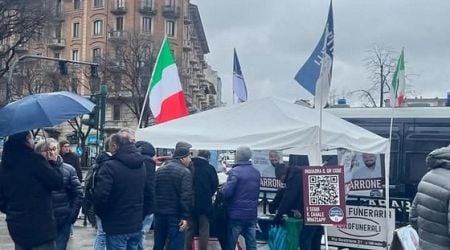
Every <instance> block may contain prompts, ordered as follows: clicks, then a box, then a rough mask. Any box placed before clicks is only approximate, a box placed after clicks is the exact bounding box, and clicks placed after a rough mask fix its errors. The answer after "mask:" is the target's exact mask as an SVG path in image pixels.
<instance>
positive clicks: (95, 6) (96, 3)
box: [94, 0, 103, 8]
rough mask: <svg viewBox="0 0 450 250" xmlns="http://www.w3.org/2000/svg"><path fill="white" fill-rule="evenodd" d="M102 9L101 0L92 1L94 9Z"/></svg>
mask: <svg viewBox="0 0 450 250" xmlns="http://www.w3.org/2000/svg"><path fill="white" fill-rule="evenodd" d="M101 7H103V0H94V8H101Z"/></svg>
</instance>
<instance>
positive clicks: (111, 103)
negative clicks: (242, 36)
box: [21, 0, 221, 132]
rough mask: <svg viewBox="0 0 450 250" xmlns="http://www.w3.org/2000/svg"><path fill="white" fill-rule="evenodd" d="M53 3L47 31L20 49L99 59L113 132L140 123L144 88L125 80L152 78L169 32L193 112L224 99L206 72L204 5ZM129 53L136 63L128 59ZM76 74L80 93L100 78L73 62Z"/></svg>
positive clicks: (144, 0)
mask: <svg viewBox="0 0 450 250" xmlns="http://www.w3.org/2000/svg"><path fill="white" fill-rule="evenodd" d="M52 1H54V4H55V8H54V11H55V15H54V16H55V18H53V19H52V20H51V22H50V24H49V27H48V29H47V30H44V31H42V35H40V36H39V37H37V38H36V39H35V40H34V41H33V42H32V44H30V45H28V46H23V48H21V49H23V50H24V51H23V53H33V54H39V55H44V56H48V57H54V58H61V59H69V60H75V61H86V62H97V63H99V64H100V69H101V70H100V69H99V71H101V72H102V76H103V78H102V81H103V82H102V83H106V85H107V86H108V93H109V94H108V99H107V108H106V119H105V120H106V129H107V130H109V131H110V132H114V131H117V130H118V129H120V128H121V127H136V124H137V119H136V114H135V112H133V111H135V110H133V107H134V108H136V103H133V101H135V100H136V99H143V98H144V95H145V93H142V89H141V90H136V91H134V90H133V89H132V88H131V87H127V86H131V85H130V84H132V83H133V81H136V82H138V83H140V84H141V85H142V83H143V82H145V84H148V81H149V79H150V75H151V70H152V67H153V66H152V65H153V64H154V62H155V60H156V56H157V53H158V51H159V48H160V45H161V42H162V40H163V38H164V37H165V36H167V37H168V38H169V42H170V44H171V49H172V51H173V53H174V56H175V60H176V62H177V66H178V70H179V74H180V80H181V82H182V87H183V90H184V93H185V96H186V100H187V103H188V107H189V110H190V112H192V113H194V112H198V111H202V110H206V109H210V108H212V107H216V106H218V105H220V103H221V102H220V100H219V99H217V96H220V87H221V86H220V85H221V83H220V78H219V77H218V76H217V73H216V72H215V71H212V73H211V72H209V73H208V74H209V75H210V76H209V77H208V78H209V80H207V78H206V74H205V72H206V71H207V70H208V69H209V68H210V66H209V65H208V63H207V62H206V60H205V55H206V54H208V53H209V47H208V43H207V40H206V36H205V33H204V30H203V24H202V20H201V17H200V13H199V9H198V7H197V6H196V5H194V4H191V3H189V0H52ZM133 53H134V55H133ZM131 55H133V56H134V57H133V58H132V59H136V58H138V59H136V60H137V61H130V60H131V59H130V58H131ZM127 60H128V61H127ZM127 63H128V65H132V67H133V68H132V69H130V67H129V66H127ZM136 65H137V66H136ZM136 68H137V70H136ZM73 72H77V73H76V74H72V75H71V76H70V77H72V78H73V79H72V80H71V81H72V82H76V83H77V84H78V92H79V93H81V94H82V95H89V94H91V92H95V91H97V90H98V83H97V85H92V84H91V83H90V81H92V79H91V78H90V77H89V74H86V73H85V72H82V71H81V70H79V69H78V71H77V68H76V67H75V66H74V69H73ZM211 74H212V76H211ZM211 79H212V80H211ZM87 86H91V88H89V87H87ZM92 86H93V87H92ZM141 87H142V86H141ZM137 92H139V93H137ZM144 92H145V90H144Z"/></svg>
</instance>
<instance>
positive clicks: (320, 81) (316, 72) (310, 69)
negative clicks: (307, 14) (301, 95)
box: [295, 2, 334, 107]
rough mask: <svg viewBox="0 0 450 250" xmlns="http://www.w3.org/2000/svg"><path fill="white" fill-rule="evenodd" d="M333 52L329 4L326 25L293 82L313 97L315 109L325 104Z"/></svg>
mask: <svg viewBox="0 0 450 250" xmlns="http://www.w3.org/2000/svg"><path fill="white" fill-rule="evenodd" d="M333 51H334V25H333V6H332V3H331V2H330V9H329V11H328V19H327V24H326V25H325V29H324V31H323V34H322V37H321V38H320V40H319V43H318V44H317V45H316V48H315V49H314V51H313V53H312V54H311V56H309V58H308V60H307V61H306V63H305V64H304V65H303V66H302V67H301V68H300V70H299V71H298V72H297V74H296V75H295V80H296V81H297V82H298V83H299V84H300V85H301V86H302V87H303V88H305V89H306V90H307V91H308V92H309V93H311V94H312V95H314V96H315V106H316V107H318V106H324V105H325V104H326V102H327V98H328V92H329V91H330V85H331V72H332V70H333ZM319 103H320V104H321V105H319Z"/></svg>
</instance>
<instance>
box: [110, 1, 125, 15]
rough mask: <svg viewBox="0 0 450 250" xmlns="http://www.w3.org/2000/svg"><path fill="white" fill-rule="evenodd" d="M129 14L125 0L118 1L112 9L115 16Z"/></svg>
mask: <svg viewBox="0 0 450 250" xmlns="http://www.w3.org/2000/svg"><path fill="white" fill-rule="evenodd" d="M126 12H127V2H126V1H125V0H116V1H115V2H114V6H113V7H112V9H111V13H113V14H114V15H123V14H125V13H126Z"/></svg>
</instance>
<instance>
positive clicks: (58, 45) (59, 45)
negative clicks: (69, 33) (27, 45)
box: [47, 37, 66, 49]
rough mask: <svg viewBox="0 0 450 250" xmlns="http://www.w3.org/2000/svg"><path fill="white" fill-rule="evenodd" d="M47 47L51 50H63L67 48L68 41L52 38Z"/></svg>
mask: <svg viewBox="0 0 450 250" xmlns="http://www.w3.org/2000/svg"><path fill="white" fill-rule="evenodd" d="M47 46H48V47H49V48H51V49H63V48H64V47H66V39H64V38H58V37H56V38H51V39H49V40H48V41H47Z"/></svg>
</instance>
